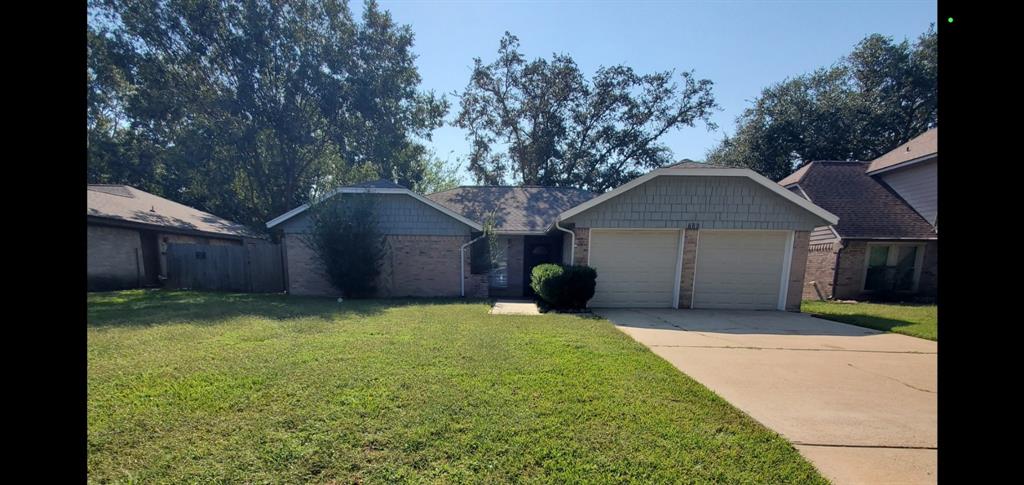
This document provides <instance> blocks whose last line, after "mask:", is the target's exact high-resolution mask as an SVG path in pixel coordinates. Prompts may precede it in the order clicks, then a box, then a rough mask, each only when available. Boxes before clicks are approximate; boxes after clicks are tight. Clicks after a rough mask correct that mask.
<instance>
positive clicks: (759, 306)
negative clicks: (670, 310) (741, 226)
mask: <svg viewBox="0 0 1024 485" xmlns="http://www.w3.org/2000/svg"><path fill="white" fill-rule="evenodd" d="M787 241H788V234H787V233H785V232H775V231H723V232H715V231H701V233H700V241H699V243H698V249H697V268H696V278H695V280H696V281H695V284H694V297H693V307H694V308H736V309H750V310H769V309H775V308H777V306H778V298H779V287H780V285H781V279H782V270H783V261H784V259H785V252H786V251H785V250H786V243H787Z"/></svg>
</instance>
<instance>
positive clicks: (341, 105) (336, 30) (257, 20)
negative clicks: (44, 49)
mask: <svg viewBox="0 0 1024 485" xmlns="http://www.w3.org/2000/svg"><path fill="white" fill-rule="evenodd" d="M87 36H88V43H87V50H88V53H87V56H88V65H87V70H86V73H87V77H88V108H87V130H88V135H87V136H88V155H89V162H88V179H89V181H90V182H94V183H126V184H131V185H134V186H137V187H140V188H142V189H144V190H148V191H151V192H154V193H156V194H157V195H161V196H165V197H169V198H171V199H173V200H176V201H179V202H182V203H185V204H189V205H193V206H195V207H198V208H200V209H204V210H207V211H210V212H212V213H214V214H217V215H219V216H222V217H226V218H229V219H234V220H237V221H239V222H243V223H248V224H252V225H254V226H258V227H262V226H263V223H264V222H265V221H267V220H268V219H270V218H272V217H275V216H277V215H280V214H282V213H284V212H286V211H288V210H290V209H292V208H294V207H296V206H298V205H301V204H303V203H306V202H308V201H309V200H310V198H311V197H312V194H313V193H314V192H315V191H317V190H323V189H325V188H333V187H336V186H338V185H343V184H346V183H352V182H359V181H364V180H372V179H378V178H385V179H388V180H392V181H395V182H398V183H400V184H402V185H404V186H407V187H416V186H418V185H419V184H423V183H427V184H430V183H435V184H436V182H429V181H428V182H424V181H425V180H426V179H429V177H430V176H431V170H436V169H437V167H436V163H432V162H431V161H429V160H428V159H429V156H428V154H427V151H426V149H425V147H424V146H423V145H422V144H421V143H419V142H418V141H417V140H420V139H429V138H430V134H431V132H432V130H433V129H435V128H437V127H439V126H440V125H441V124H442V123H443V117H444V115H445V113H446V112H447V109H448V104H447V102H446V101H445V100H444V99H443V97H438V96H435V95H434V94H433V93H431V92H423V91H420V90H419V89H418V86H419V84H420V76H419V73H418V72H417V69H416V66H415V63H414V61H415V55H414V54H413V52H412V45H413V33H412V31H411V29H410V28H409V27H408V26H404V25H398V24H396V23H395V22H394V21H393V19H392V18H391V16H390V14H389V13H388V12H386V11H384V10H381V9H380V7H379V6H378V5H377V3H376V2H374V1H368V2H366V4H365V7H364V9H363V13H362V16H361V18H356V17H354V16H353V14H352V12H351V11H350V10H349V7H348V4H347V2H343V1H339V0H324V1H312V0H296V1H289V2H278V1H271V0H251V1H242V0H226V1H210V0H206V1H195V2H164V1H158V0H92V1H90V2H89V4H88V33H87Z"/></svg>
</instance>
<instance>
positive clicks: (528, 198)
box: [427, 186, 597, 232]
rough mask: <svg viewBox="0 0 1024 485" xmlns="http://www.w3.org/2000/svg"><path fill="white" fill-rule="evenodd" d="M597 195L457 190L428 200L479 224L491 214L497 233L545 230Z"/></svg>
mask: <svg viewBox="0 0 1024 485" xmlns="http://www.w3.org/2000/svg"><path fill="white" fill-rule="evenodd" d="M596 195H597V194H594V193H593V192H589V191H586V190H581V189H574V188H568V187H530V186H527V187H497V186H476V187H457V188H454V189H451V190H446V191H443V192H435V193H433V194H428V195H427V197H428V198H430V199H431V200H433V201H434V202H437V203H439V204H441V205H443V206H445V207H447V208H449V209H451V210H453V211H455V212H457V213H459V214H461V215H462V216H463V217H466V218H468V219H472V220H474V221H477V222H479V223H481V224H483V223H485V222H486V219H487V215H488V214H490V213H492V212H493V213H494V223H495V226H496V230H497V231H499V232H512V231H537V232H540V231H544V230H546V229H547V228H548V226H550V225H551V224H552V223H554V221H555V218H556V217H557V216H558V214H561V213H562V212H564V211H566V210H568V209H570V208H572V207H574V206H577V205H579V204H582V203H583V202H586V201H588V200H590V199H592V198H594V197H595V196H596Z"/></svg>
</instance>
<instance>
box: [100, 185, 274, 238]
mask: <svg viewBox="0 0 1024 485" xmlns="http://www.w3.org/2000/svg"><path fill="white" fill-rule="evenodd" d="M86 194H87V199H88V201H87V208H86V215H87V216H92V217H102V218H106V219H114V220H119V221H124V222H134V223H137V224H148V225H153V226H163V227H167V228H170V229H177V230H182V231H189V232H192V231H199V232H206V233H212V234H223V235H226V236H235V237H262V235H260V234H259V233H257V232H254V231H252V230H251V229H249V228H247V227H245V226H243V225H241V224H238V223H236V222H232V221H229V220H227V219H224V218H221V217H217V216H215V215H213V214H210V213H209V212H203V211H201V210H199V209H196V208H194V207H189V206H187V205H184V204H179V203H177V202H174V201H173V200H168V199H165V198H163V197H159V196H156V195H153V194H151V193H149V192H146V191H143V190H139V189H136V188H135V187H131V186H128V185H88V186H87V187H86Z"/></svg>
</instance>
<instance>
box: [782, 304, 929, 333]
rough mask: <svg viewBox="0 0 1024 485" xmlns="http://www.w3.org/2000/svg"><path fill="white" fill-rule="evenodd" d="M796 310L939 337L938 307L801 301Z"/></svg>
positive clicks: (837, 319)
mask: <svg viewBox="0 0 1024 485" xmlns="http://www.w3.org/2000/svg"><path fill="white" fill-rule="evenodd" d="M800 311H802V312H804V313H810V314H812V315H816V316H819V317H822V318H827V319H829V320H835V321H837V322H843V323H849V324H852V325H858V326H861V327H868V328H873V329H875V330H885V331H887V332H896V333H902V334H905V335H910V336H912V337H920V338H925V339H928V340H935V341H938V340H939V330H938V307H936V306H935V305H910V304H902V303H863V302H858V303H836V302H831V301H810V300H808V301H804V302H803V304H802V305H801V306H800Z"/></svg>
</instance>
